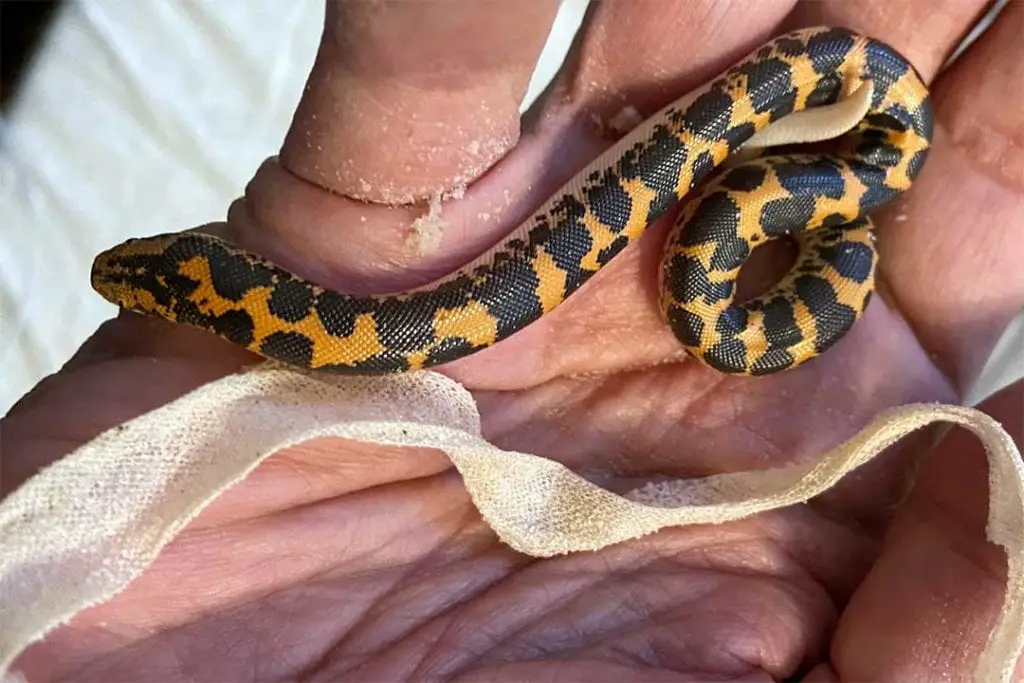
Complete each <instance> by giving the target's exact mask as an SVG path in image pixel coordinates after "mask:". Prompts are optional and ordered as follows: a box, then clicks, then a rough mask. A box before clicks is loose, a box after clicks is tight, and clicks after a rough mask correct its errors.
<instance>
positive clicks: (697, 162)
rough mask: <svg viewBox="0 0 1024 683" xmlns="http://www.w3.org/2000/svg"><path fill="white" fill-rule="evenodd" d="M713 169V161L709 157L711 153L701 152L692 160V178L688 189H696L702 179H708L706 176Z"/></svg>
mask: <svg viewBox="0 0 1024 683" xmlns="http://www.w3.org/2000/svg"><path fill="white" fill-rule="evenodd" d="M714 169H715V160H714V158H713V157H712V156H711V152H701V153H700V154H699V155H698V156H697V158H696V159H694V160H693V177H692V178H691V179H690V189H691V190H692V189H693V188H695V187H697V186H698V185H700V184H701V183H702V182H704V179H705V178H707V177H708V174H709V173H711V171H713V170H714Z"/></svg>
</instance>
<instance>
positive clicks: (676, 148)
mask: <svg viewBox="0 0 1024 683" xmlns="http://www.w3.org/2000/svg"><path fill="white" fill-rule="evenodd" d="M865 85H867V86H869V87H870V106H869V108H868V111H867V114H866V115H864V116H863V117H862V118H861V119H860V122H859V123H857V124H856V125H855V126H854V127H853V128H852V129H850V130H848V131H847V132H846V133H845V134H844V135H843V136H842V137H841V138H840V141H839V142H840V145H839V148H838V150H837V151H836V152H835V153H834V154H824V153H823V154H786V155H774V156H762V157H759V158H754V159H753V160H750V161H746V162H743V163H739V164H738V165H734V166H731V167H728V168H726V169H725V170H723V171H721V172H720V173H719V175H718V176H717V177H715V178H714V179H710V180H709V176H710V174H711V172H712V171H713V170H716V169H718V168H719V167H720V166H722V165H723V163H724V162H726V160H727V159H728V158H729V157H730V155H731V154H732V153H733V152H735V151H736V150H737V149H738V148H740V146H741V145H742V144H743V143H744V142H746V141H748V140H750V138H751V137H752V136H754V134H755V133H757V132H758V131H761V130H762V129H764V128H766V127H767V126H769V124H771V123H773V122H776V121H779V120H780V119H783V118H784V117H787V116H789V115H792V114H794V113H796V112H802V111H805V110H808V111H809V110H811V109H812V108H816V107H821V106H825V105H830V104H834V103H836V102H838V101H839V100H841V99H843V98H846V97H849V96H850V94H851V93H853V92H855V91H857V89H858V88H860V87H861V86H865ZM932 126H933V114H932V106H931V102H930V99H929V95H928V91H927V89H926V87H925V85H924V83H923V81H922V79H921V77H920V76H919V75H918V74H917V73H916V72H915V70H914V68H913V67H912V66H911V65H910V64H909V63H908V62H907V61H906V60H905V59H904V58H903V57H902V56H901V55H899V54H898V53H897V52H895V51H894V50H893V49H892V48H891V47H890V46H888V45H886V44H884V43H882V42H879V41H877V40H874V39H871V38H868V37H865V36H861V35H858V34H856V33H854V32H852V31H849V30H847V29H843V28H831V27H820V28H812V29H803V30H798V31H794V32H792V33H789V34H786V35H783V36H781V37H778V38H776V39H775V40H772V41H771V42H769V43H767V44H766V45H764V46H763V47H761V48H759V49H758V50H756V51H755V52H753V53H752V54H750V55H749V56H748V57H747V58H745V59H743V60H742V61H741V62H739V63H738V64H736V65H735V66H733V67H731V68H730V69H728V70H727V71H726V72H725V73H724V74H722V75H721V76H720V77H718V78H716V79H715V80H713V81H711V82H710V83H708V84H707V85H706V86H704V87H702V88H701V89H699V90H697V91H695V92H694V93H691V94H690V95H688V96H687V97H684V98H682V99H680V100H679V101H677V102H675V103H673V104H671V105H668V106H667V107H665V108H663V109H662V110H661V111H659V112H658V113H657V114H655V115H653V116H652V117H651V118H649V119H648V120H647V121H646V122H644V123H643V124H641V125H640V126H639V127H637V128H636V129H635V130H634V131H632V132H631V133H629V134H628V135H626V136H625V137H624V138H622V139H621V140H620V141H619V142H618V143H617V144H616V145H615V146H614V147H612V148H611V149H609V150H608V151H607V152H606V153H605V154H603V155H601V157H599V158H598V159H597V160H596V161H594V162H593V163H592V164H590V165H589V166H588V167H587V168H586V169H584V170H583V171H581V172H580V173H579V174H578V175H577V176H576V177H575V178H574V179H573V180H571V181H569V182H568V183H567V184H566V185H565V186H564V187H563V188H562V189H561V190H560V191H559V192H558V193H557V194H556V195H554V196H553V197H552V198H551V199H550V200H549V201H547V202H546V203H545V204H544V205H543V206H541V207H540V208H539V209H538V210H537V211H536V212H535V213H534V214H533V215H532V216H531V217H530V218H529V219H527V220H526V221H525V223H523V224H522V225H521V226H520V227H519V228H518V229H516V230H515V231H514V232H512V233H511V234H510V235H508V236H507V237H506V238H505V239H504V240H503V241H502V242H501V243H499V244H497V245H496V246H494V247H493V248H492V249H491V250H489V251H488V252H486V253H485V254H483V255H481V256H480V257H479V258H477V259H476V260H474V261H473V262H472V263H470V264H468V265H466V266H465V267H463V268H462V269H460V270H459V271H457V272H455V273H453V274H451V275H450V276H447V277H445V278H443V279H441V280H439V281H436V282H434V283H431V284H430V285H427V286H424V287H421V288H418V289H414V290H410V291H407V292H403V293H398V294H386V295H379V296H365V297H355V296H349V295H347V294H345V293H342V292H338V291H333V290H330V289H325V288H323V287H320V286H318V285H316V284H314V283H311V282H308V281H306V280H304V279H302V278H300V277H298V276H296V275H294V274H292V273H290V272H288V271H287V270H284V269H282V268H280V267H278V266H276V265H274V264H272V263H270V262H268V261H266V260H264V259H263V258H261V257H259V256H257V255H255V254H252V253H249V252H247V251H244V250H242V249H239V248H237V247H235V246H233V245H231V244H229V243H227V242H225V241H223V240H221V239H219V238H217V237H214V236H211V235H206V234H201V233H197V232H182V233H175V234H166V235H159V236H155V237H149V238H144V239H132V240H128V241H127V242H125V243H123V244H121V245H118V246H116V247H114V248H112V249H110V250H108V251H105V252H104V253H102V254H100V255H99V256H97V258H96V260H95V263H94V265H93V272H92V285H93V287H94V288H95V289H96V290H97V291H98V292H99V293H100V294H101V295H102V296H103V297H104V298H106V299H107V300H109V301H111V302H113V303H115V304H117V305H118V306H121V307H123V308H125V309H129V310H132V311H136V312H141V313H147V314H155V315H158V316H162V317H164V318H167V319H169V320H172V321H176V322H180V323H185V324H188V325H193V326H196V327H200V328H203V329H205V330H208V331H210V332H212V333H213V334H215V335H218V336H220V337H223V338H224V339H227V340H230V341H231V342H234V343H235V344H238V345H241V346H243V347H245V348H247V349H249V350H251V351H254V352H256V353H258V354H261V355H262V356H264V357H267V358H272V359H275V360H278V361H281V362H283V363H286V364H289V365H292V366H297V367H299V368H302V369H309V370H319V371H326V372H333V373H349V374H365V375H370V374H387V373H397V372H405V371H410V370H417V369H421V368H427V367H431V366H435V365H438V364H441V363H446V362H450V361H453V360H456V359H458V358H462V357H464V356H466V355H468V354H471V353H474V352H476V351H479V350H481V349H484V348H487V347H489V346H492V345H493V344H495V343H497V342H498V341H500V340H502V339H505V338H507V337H509V336H510V335H512V334H514V333H515V332H517V331H519V330H521V329H523V328H524V327H525V326H527V325H529V324H530V323H532V322H534V321H536V320H537V319H538V318H540V317H541V316H543V315H546V314H548V313H550V312H551V311H553V310H554V309H555V308H556V307H557V306H558V305H559V304H560V303H562V302H563V301H565V300H566V298H567V297H568V296H569V295H570V294H572V293H574V292H575V291H576V290H578V289H579V288H580V287H581V286H582V285H583V284H584V283H586V282H587V280H589V279H590V278H591V276H593V275H594V274H595V273H596V272H597V271H598V270H599V269H600V268H601V267H602V266H604V265H605V264H607V263H608V262H609V261H611V259H612V258H613V257H615V255H617V254H618V253H620V252H621V251H622V250H623V249H624V248H625V247H626V246H627V245H629V244H630V243H631V242H633V241H634V240H636V239H637V238H639V237H640V235H641V234H643V232H644V230H645V228H646V227H647V226H648V225H650V224H651V222H652V221H654V220H655V219H657V218H658V217H659V216H661V215H663V214H664V213H665V212H666V211H668V210H669V209H670V208H672V207H673V206H675V205H676V204H677V203H678V202H680V201H681V200H683V199H684V198H686V197H687V195H689V194H690V193H691V192H694V191H696V192H695V194H694V196H693V198H692V200H690V201H688V202H687V204H686V206H685V207H684V208H683V210H682V212H681V214H680V216H679V218H678V220H677V221H676V223H675V225H674V227H673V229H672V231H671V233H670V234H669V237H668V241H667V247H666V248H665V250H664V257H663V261H662V268H661V306H662V310H663V311H664V313H665V315H666V318H667V321H668V324H669V326H670V327H671V329H672V331H673V332H674V334H675V336H676V337H678V339H679V340H680V342H681V343H682V344H683V346H684V347H685V348H686V349H687V351H688V352H689V353H690V354H691V355H693V356H694V357H696V358H697V359H699V360H701V361H702V362H703V363H705V364H707V365H709V366H711V367H713V368H715V369H717V370H719V371H722V372H726V373H736V374H745V375H765V374H769V373H774V372H778V371H781V370H785V369H787V368H792V367H795V366H797V365H799V364H801V363H803V362H805V361H807V360H809V359H811V358H814V357H816V356H818V355H820V354H821V353H823V352H824V351H825V350H826V349H828V348H829V347H830V346H831V345H832V344H834V343H835V342H836V341H837V340H839V339H840V338H841V337H842V336H843V335H844V334H846V332H847V331H848V330H849V329H850V327H851V326H852V325H853V324H854V322H855V321H856V320H857V319H858V318H859V317H860V315H861V314H862V313H863V311H864V309H865V306H866V305H867V303H868V300H869V299H870V297H871V294H872V291H873V289H874V284H875V271H876V266H877V260H878V258H877V252H876V249H875V245H874V238H873V232H872V226H871V223H870V221H869V218H868V215H869V214H870V213H871V212H873V211H874V210H875V209H877V208H878V207H879V206H881V205H882V204H884V203H886V202H888V201H890V200H892V199H893V198H894V197H896V196H897V195H899V194H900V193H902V192H905V191H906V190H907V189H908V187H909V186H910V184H911V182H912V181H913V180H914V178H915V177H916V176H917V174H918V173H919V172H920V170H921V167H922V166H923V164H924V161H925V158H926V156H927V153H928V148H929V146H930V143H931V136H932ZM705 181H708V182H707V183H706V184H705V185H703V186H702V187H699V186H701V185H702V183H704V182H705ZM783 235H792V236H793V237H795V238H796V240H797V242H798V244H799V249H800V252H799V255H798V256H797V260H796V263H795V264H794V266H793V267H792V268H791V269H790V270H789V272H788V273H787V274H786V275H785V276H784V277H783V278H782V280H781V281H780V282H779V283H778V284H777V285H776V286H775V287H774V288H773V289H772V290H770V291H769V292H767V293H766V294H764V295H762V296H760V297H757V298H755V299H752V300H750V301H747V302H745V303H742V304H737V303H736V302H735V293H736V282H737V278H738V276H739V270H740V267H741V265H742V264H743V263H744V261H745V260H746V259H747V257H748V256H749V254H750V253H751V251H752V250H753V249H754V248H755V247H757V246H758V245H759V244H761V243H764V242H766V241H767V240H771V239H773V238H778V237H781V236H783Z"/></svg>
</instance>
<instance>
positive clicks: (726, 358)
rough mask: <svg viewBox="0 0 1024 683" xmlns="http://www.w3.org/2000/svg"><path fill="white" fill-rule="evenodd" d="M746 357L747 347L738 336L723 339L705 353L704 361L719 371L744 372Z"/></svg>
mask: <svg viewBox="0 0 1024 683" xmlns="http://www.w3.org/2000/svg"><path fill="white" fill-rule="evenodd" d="M746 359H747V347H746V345H745V344H744V343H743V342H742V341H740V340H739V339H736V338H730V339H723V340H722V341H720V342H719V343H717V344H715V345H714V346H712V347H711V348H710V349H708V350H707V351H706V352H705V353H704V362H706V363H707V364H708V365H710V366H711V367H713V368H714V369H716V370H718V371H719V372H727V373H739V372H743V371H744V370H745V369H746Z"/></svg>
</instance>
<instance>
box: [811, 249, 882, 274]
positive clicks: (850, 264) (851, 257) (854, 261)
mask: <svg viewBox="0 0 1024 683" xmlns="http://www.w3.org/2000/svg"><path fill="white" fill-rule="evenodd" d="M818 254H819V255H820V256H821V258H822V259H823V260H824V261H826V262H827V263H828V264H830V265H831V266H832V267H833V268H834V269H835V270H836V271H837V272H838V273H839V274H840V275H842V276H843V277H845V278H848V279H850V280H853V281H854V282H864V281H866V280H867V279H868V278H869V277H870V276H871V271H872V268H873V267H874V263H875V254H874V252H873V251H872V249H871V248H870V247H868V245H866V244H861V243H860V242H845V241H842V242H836V243H835V244H831V245H828V246H822V247H818Z"/></svg>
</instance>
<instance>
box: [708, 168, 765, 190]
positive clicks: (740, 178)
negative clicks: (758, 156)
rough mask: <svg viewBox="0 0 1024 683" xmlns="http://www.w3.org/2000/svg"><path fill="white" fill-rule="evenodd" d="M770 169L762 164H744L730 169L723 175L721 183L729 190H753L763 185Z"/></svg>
mask: <svg viewBox="0 0 1024 683" xmlns="http://www.w3.org/2000/svg"><path fill="white" fill-rule="evenodd" d="M767 176H768V171H767V169H765V167H764V166H761V165H760V164H744V165H743V166H737V167H735V168H733V169H730V170H729V171H728V172H726V174H725V175H724V176H723V177H722V180H721V181H720V184H721V186H722V187H724V188H725V189H727V190H736V191H738V192H751V191H753V190H756V189H757V188H759V187H761V185H762V184H763V183H764V180H765V178H766V177H767Z"/></svg>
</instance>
